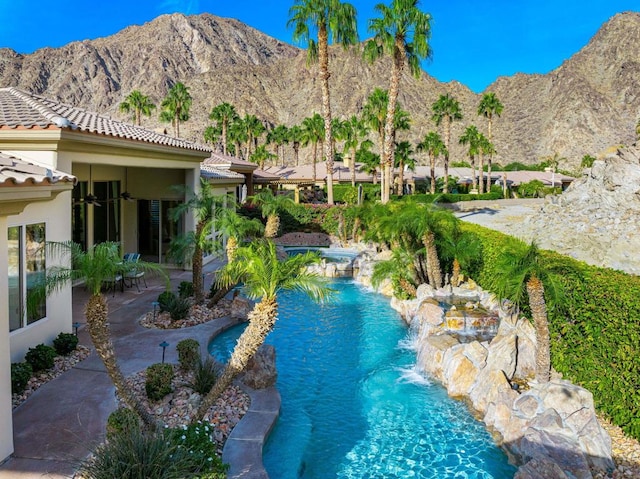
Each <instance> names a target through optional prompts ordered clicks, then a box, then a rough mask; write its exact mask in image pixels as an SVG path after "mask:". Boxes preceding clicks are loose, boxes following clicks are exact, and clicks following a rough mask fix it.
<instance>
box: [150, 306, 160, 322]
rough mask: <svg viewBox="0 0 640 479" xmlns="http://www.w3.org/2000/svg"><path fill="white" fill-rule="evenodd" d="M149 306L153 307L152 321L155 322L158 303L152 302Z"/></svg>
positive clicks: (158, 307)
mask: <svg viewBox="0 0 640 479" xmlns="http://www.w3.org/2000/svg"><path fill="white" fill-rule="evenodd" d="M151 305H152V306H153V320H154V321H155V320H156V319H158V309H160V303H159V302H158V301H154V302H153V303H151Z"/></svg>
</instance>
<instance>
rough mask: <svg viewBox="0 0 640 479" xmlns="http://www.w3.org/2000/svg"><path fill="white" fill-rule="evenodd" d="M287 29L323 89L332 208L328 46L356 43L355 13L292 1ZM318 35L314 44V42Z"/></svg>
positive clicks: (331, 4) (347, 7)
mask: <svg viewBox="0 0 640 479" xmlns="http://www.w3.org/2000/svg"><path fill="white" fill-rule="evenodd" d="M287 26H288V27H290V28H291V27H293V39H294V41H296V42H300V41H302V42H304V43H305V44H306V45H307V48H308V57H307V58H308V62H309V63H311V62H313V63H315V62H316V61H317V62H318V64H319V67H320V68H319V70H318V76H319V77H320V85H321V88H322V115H323V117H324V135H325V136H324V156H325V160H326V162H327V202H328V203H329V204H330V205H332V204H333V156H334V155H333V140H332V132H331V102H330V96H329V77H330V76H331V73H330V72H329V42H330V41H332V42H334V43H338V44H340V45H342V46H343V47H344V48H348V47H349V46H350V45H355V44H356V43H357V42H358V28H357V24H356V9H355V7H354V6H353V5H351V4H350V3H343V2H341V1H340V0H294V4H293V6H292V7H291V9H290V10H289V21H288V22H287ZM314 33H317V37H318V39H317V41H316V40H315V38H314Z"/></svg>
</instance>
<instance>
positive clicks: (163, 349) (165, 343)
mask: <svg viewBox="0 0 640 479" xmlns="http://www.w3.org/2000/svg"><path fill="white" fill-rule="evenodd" d="M158 346H160V347H161V348H162V364H164V352H165V351H166V349H167V346H169V343H168V342H166V341H162V342H161V343H160V344H159V345H158Z"/></svg>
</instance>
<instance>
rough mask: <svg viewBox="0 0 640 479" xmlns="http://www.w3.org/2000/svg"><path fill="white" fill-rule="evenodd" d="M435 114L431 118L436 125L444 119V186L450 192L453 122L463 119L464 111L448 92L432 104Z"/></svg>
mask: <svg viewBox="0 0 640 479" xmlns="http://www.w3.org/2000/svg"><path fill="white" fill-rule="evenodd" d="M431 110H432V111H433V115H431V119H432V120H433V121H434V122H435V124H436V126H440V124H441V123H442V122H443V121H444V145H445V154H444V188H443V193H448V192H449V152H450V151H451V150H450V140H451V124H452V123H453V122H454V121H456V120H462V111H460V104H459V103H458V100H456V99H455V98H453V97H452V96H451V95H449V94H448V93H447V94H446V95H440V97H439V98H438V99H437V100H436V101H435V103H434V104H433V105H431Z"/></svg>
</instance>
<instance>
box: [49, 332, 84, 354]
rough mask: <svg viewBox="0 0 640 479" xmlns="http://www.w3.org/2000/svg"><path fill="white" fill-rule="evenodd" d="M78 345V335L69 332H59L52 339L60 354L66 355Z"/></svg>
mask: <svg viewBox="0 0 640 479" xmlns="http://www.w3.org/2000/svg"><path fill="white" fill-rule="evenodd" d="M77 345H78V336H76V335H75V334H71V333H60V334H58V337H57V338H56V339H54V340H53V347H54V349H55V350H56V353H58V354H59V355H60V356H67V355H69V354H71V352H72V351H73V350H74V349H76V346H77Z"/></svg>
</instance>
